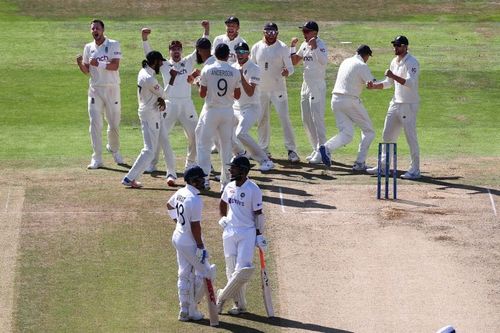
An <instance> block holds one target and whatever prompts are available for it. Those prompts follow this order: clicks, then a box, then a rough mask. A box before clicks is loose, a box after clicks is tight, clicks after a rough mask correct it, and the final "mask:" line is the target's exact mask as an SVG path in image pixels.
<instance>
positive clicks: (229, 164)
mask: <svg viewBox="0 0 500 333" xmlns="http://www.w3.org/2000/svg"><path fill="white" fill-rule="evenodd" d="M226 165H227V166H236V167H239V165H237V164H233V163H228V164H226ZM254 166H255V164H250V166H249V167H248V169H251V168H253V167H254Z"/></svg>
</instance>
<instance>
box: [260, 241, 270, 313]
mask: <svg viewBox="0 0 500 333" xmlns="http://www.w3.org/2000/svg"><path fill="white" fill-rule="evenodd" d="M259 257H260V281H261V285H262V296H263V297H264V306H265V308H266V312H267V316H268V317H274V309H273V300H272V298H271V286H270V285H269V277H268V275H267V270H266V260H265V259H264V251H262V249H260V248H259Z"/></svg>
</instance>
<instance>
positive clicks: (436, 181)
mask: <svg viewBox="0 0 500 333" xmlns="http://www.w3.org/2000/svg"><path fill="white" fill-rule="evenodd" d="M403 173H404V172H403V171H400V170H398V171H397V176H398V184H401V183H399V181H408V180H404V179H401V178H399V177H400V176H401V175H402V174H403ZM375 177H376V176H375ZM462 178H463V177H459V176H452V177H429V176H425V175H422V177H421V178H419V179H414V180H411V182H417V183H424V184H425V183H426V184H432V185H436V186H439V187H438V188H437V189H438V190H446V189H461V190H467V191H472V192H473V193H469V194H491V195H495V196H500V191H499V190H496V189H493V188H489V187H483V186H477V185H470V184H463V183H454V182H450V181H451V180H459V179H462Z"/></svg>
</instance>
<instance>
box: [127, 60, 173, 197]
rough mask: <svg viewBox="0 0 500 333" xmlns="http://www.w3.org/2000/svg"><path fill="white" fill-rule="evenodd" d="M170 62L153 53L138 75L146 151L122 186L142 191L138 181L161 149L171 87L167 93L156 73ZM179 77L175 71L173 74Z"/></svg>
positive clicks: (145, 61) (143, 150) (143, 149)
mask: <svg viewBox="0 0 500 333" xmlns="http://www.w3.org/2000/svg"><path fill="white" fill-rule="evenodd" d="M164 61H166V59H165V58H163V55H162V54H161V53H160V52H158V51H151V52H149V53H148V54H147V55H146V60H143V62H142V69H141V70H140V71H139V74H138V76H137V88H138V89H137V98H138V100H139V119H140V120H141V128H142V135H143V138H144V148H142V150H141V153H140V154H139V156H138V157H137V159H136V160H135V163H134V165H133V166H132V168H131V169H130V170H129V172H128V173H127V175H126V176H125V177H124V178H123V180H122V184H123V185H125V186H127V187H131V188H140V187H142V184H141V183H139V182H138V181H137V179H139V177H140V176H141V175H142V173H143V172H144V170H145V169H146V167H147V166H148V165H149V164H150V163H151V160H152V159H153V157H154V154H155V152H156V148H157V146H158V138H159V135H160V123H161V121H162V113H163V112H164V111H165V98H166V97H167V93H168V88H167V89H165V90H163V88H162V86H161V85H160V84H159V83H158V81H157V80H156V77H155V74H159V73H160V67H161V66H162V65H163V62H164ZM172 73H173V74H172V75H175V71H172Z"/></svg>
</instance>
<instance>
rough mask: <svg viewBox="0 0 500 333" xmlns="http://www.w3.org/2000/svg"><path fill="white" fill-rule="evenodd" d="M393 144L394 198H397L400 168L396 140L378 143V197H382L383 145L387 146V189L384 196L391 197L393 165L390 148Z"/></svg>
mask: <svg viewBox="0 0 500 333" xmlns="http://www.w3.org/2000/svg"><path fill="white" fill-rule="evenodd" d="M391 146H392V151H393V153H392V177H393V178H392V198H393V199H396V198H397V177H398V176H397V170H398V166H397V164H398V154H397V144H396V143H395V142H380V143H379V144H378V162H377V199H380V198H381V197H382V147H384V148H385V168H384V177H385V191H384V196H385V198H386V199H389V178H390V165H391V158H390V157H391V153H390V148H391Z"/></svg>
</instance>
